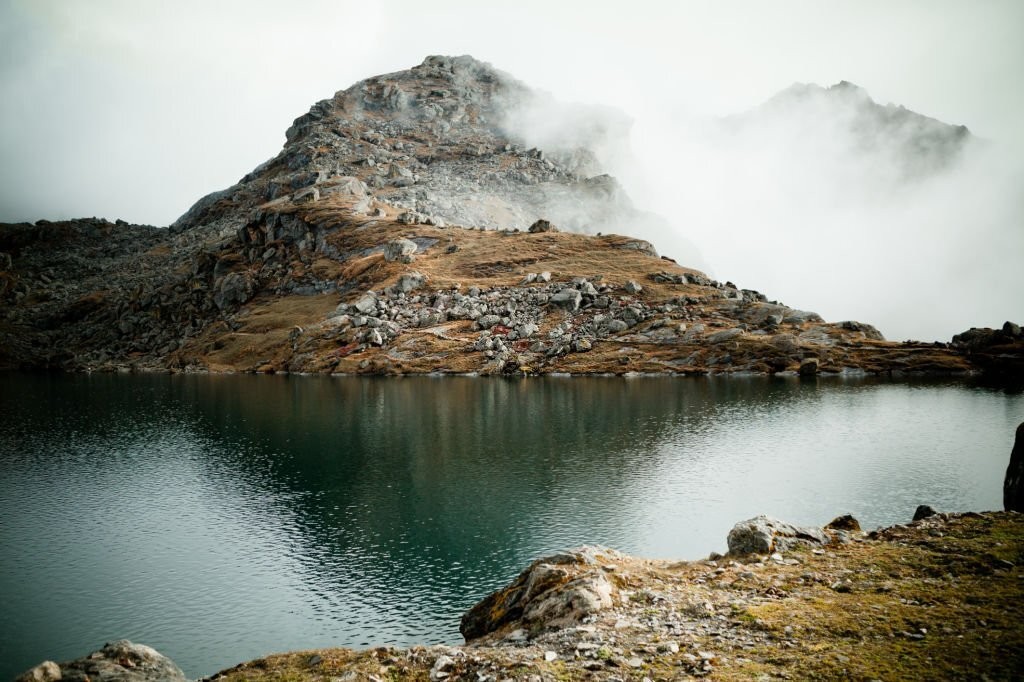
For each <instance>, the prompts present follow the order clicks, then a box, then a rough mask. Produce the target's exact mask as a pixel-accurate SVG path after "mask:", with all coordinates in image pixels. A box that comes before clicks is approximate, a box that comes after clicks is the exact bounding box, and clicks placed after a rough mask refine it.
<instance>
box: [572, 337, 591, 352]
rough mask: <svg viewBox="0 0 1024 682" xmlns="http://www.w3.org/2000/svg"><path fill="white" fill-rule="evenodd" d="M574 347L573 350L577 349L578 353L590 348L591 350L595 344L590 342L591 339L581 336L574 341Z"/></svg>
mask: <svg viewBox="0 0 1024 682" xmlns="http://www.w3.org/2000/svg"><path fill="white" fill-rule="evenodd" d="M572 347H573V350H575V351H576V352H577V353H586V352H587V351H588V350H591V349H592V348H593V347H594V346H593V344H591V343H590V339H585V338H579V339H576V340H575V341H573V344H572Z"/></svg>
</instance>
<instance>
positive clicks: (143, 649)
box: [16, 639, 186, 682]
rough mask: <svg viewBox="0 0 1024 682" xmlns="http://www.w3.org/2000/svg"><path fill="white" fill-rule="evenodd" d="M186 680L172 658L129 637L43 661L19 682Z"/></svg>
mask: <svg viewBox="0 0 1024 682" xmlns="http://www.w3.org/2000/svg"><path fill="white" fill-rule="evenodd" d="M56 680H62V681H63V682H186V678H185V673H183V672H182V671H181V668H179V667H178V666H177V665H175V664H174V662H173V661H171V659H169V658H167V657H166V656H164V655H163V654H161V653H159V652H158V651H156V650H155V649H152V648H150V647H148V646H146V645H145V644H133V643H132V642H129V641H128V640H126V639H121V640H118V641H116V642H111V643H109V644H105V645H104V646H103V648H102V649H100V650H99V651H94V652H93V653H91V654H89V655H88V656H83V657H82V658H76V659H75V660H73V661H67V662H66V663H61V664H59V665H58V664H57V663H54V662H53V661H44V662H43V663H40V664H39V665H37V666H35V667H34V668H32V669H31V670H28V671H26V672H25V673H23V674H22V675H21V676H19V677H18V679H17V680H16V682H55V681H56Z"/></svg>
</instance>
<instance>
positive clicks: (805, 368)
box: [800, 358, 818, 377]
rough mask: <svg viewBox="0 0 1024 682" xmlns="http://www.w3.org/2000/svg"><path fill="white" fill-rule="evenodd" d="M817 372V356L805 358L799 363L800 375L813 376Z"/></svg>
mask: <svg viewBox="0 0 1024 682" xmlns="http://www.w3.org/2000/svg"><path fill="white" fill-rule="evenodd" d="M817 373H818V358H805V359H804V360H803V361H802V362H801V363H800V376H802V377H813V376H814V375H815V374H817Z"/></svg>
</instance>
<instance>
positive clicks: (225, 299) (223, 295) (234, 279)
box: [213, 272, 255, 310]
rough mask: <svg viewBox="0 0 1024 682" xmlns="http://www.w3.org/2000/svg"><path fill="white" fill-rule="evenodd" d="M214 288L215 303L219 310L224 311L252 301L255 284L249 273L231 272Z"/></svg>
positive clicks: (216, 283)
mask: <svg viewBox="0 0 1024 682" xmlns="http://www.w3.org/2000/svg"><path fill="white" fill-rule="evenodd" d="M213 288H214V294H213V302H214V304H216V306H217V307H218V308H220V309H221V310H224V309H225V308H229V307H232V306H235V305H241V304H243V303H245V302H246V301H248V300H249V299H251V298H252V296H253V293H254V290H255V283H254V282H253V280H252V277H251V276H250V275H249V273H247V272H229V273H228V274H226V275H224V276H223V277H221V278H220V279H218V280H217V281H216V282H214V285H213Z"/></svg>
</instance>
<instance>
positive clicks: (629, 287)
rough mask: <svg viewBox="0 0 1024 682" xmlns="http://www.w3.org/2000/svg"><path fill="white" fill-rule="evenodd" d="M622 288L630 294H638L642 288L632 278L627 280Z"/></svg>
mask: <svg viewBox="0 0 1024 682" xmlns="http://www.w3.org/2000/svg"><path fill="white" fill-rule="evenodd" d="M623 289H625V290H626V292H627V293H630V294H639V293H640V292H641V291H643V290H644V288H643V287H642V286H640V285H639V284H638V283H636V282H634V281H633V280H629V281H628V282H626V285H625V286H624V287H623Z"/></svg>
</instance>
